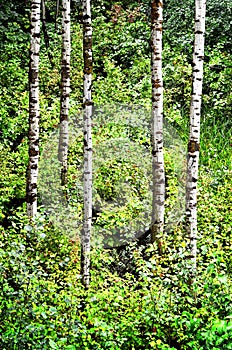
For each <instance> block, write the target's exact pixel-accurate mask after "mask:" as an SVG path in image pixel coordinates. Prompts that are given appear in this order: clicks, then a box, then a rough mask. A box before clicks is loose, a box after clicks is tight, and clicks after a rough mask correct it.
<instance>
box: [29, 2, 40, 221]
mask: <svg viewBox="0 0 232 350" xmlns="http://www.w3.org/2000/svg"><path fill="white" fill-rule="evenodd" d="M40 9H41V0H32V1H31V18H30V23H31V27H30V66H29V131H28V144H29V162H28V168H27V186H26V202H27V215H28V216H29V217H33V216H34V215H35V214H36V213H37V180H38V162H39V119H40V109H39V52H40Z"/></svg>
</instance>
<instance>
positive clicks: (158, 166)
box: [151, 0, 165, 244]
mask: <svg viewBox="0 0 232 350" xmlns="http://www.w3.org/2000/svg"><path fill="white" fill-rule="evenodd" d="M162 23H163V1H162V0H152V1H151V73H152V80H151V81H152V167H153V204H152V206H153V207H152V236H151V239H152V242H154V241H158V242H159V244H162V242H161V241H160V240H159V239H160V238H161V236H162V233H163V230H164V201H165V173H164V157H163V78H162Z"/></svg>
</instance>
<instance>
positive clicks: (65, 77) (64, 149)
mask: <svg viewBox="0 0 232 350" xmlns="http://www.w3.org/2000/svg"><path fill="white" fill-rule="evenodd" d="M70 52H71V40H70V0H62V58H61V97H60V138H59V160H60V162H61V184H62V185H65V184H66V183H67V174H68V141H69V131H68V113H69V96H70Z"/></svg>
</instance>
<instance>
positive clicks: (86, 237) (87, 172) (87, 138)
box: [81, 0, 92, 288]
mask: <svg viewBox="0 0 232 350" xmlns="http://www.w3.org/2000/svg"><path fill="white" fill-rule="evenodd" d="M83 55H84V99H83V108H84V223H83V232H82V238H81V243H82V244H81V245H82V252H81V270H82V281H83V284H84V286H85V287H86V288H88V286H89V281H90V238H91V226H92V132H91V124H92V22H91V6H90V0H83Z"/></svg>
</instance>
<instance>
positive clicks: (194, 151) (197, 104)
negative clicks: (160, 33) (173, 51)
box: [186, 0, 206, 271]
mask: <svg viewBox="0 0 232 350" xmlns="http://www.w3.org/2000/svg"><path fill="white" fill-rule="evenodd" d="M205 14H206V0H195V29H194V31H195V40H194V49H193V64H192V66H193V70H192V97H191V106H190V133H189V142H188V157H187V182H186V229H187V233H188V236H189V242H190V254H191V259H192V262H193V269H194V271H195V270H196V254H197V180H198V162H199V150H200V116H201V96H202V83H203V62H204V34H205Z"/></svg>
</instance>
